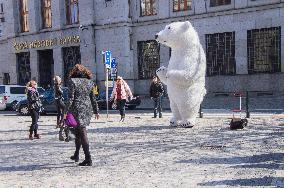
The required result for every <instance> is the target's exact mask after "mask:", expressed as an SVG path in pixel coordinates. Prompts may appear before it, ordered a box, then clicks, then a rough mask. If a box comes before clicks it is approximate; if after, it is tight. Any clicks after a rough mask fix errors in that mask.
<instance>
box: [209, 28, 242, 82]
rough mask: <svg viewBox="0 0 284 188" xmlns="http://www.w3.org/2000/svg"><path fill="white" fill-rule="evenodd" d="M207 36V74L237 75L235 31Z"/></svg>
mask: <svg viewBox="0 0 284 188" xmlns="http://www.w3.org/2000/svg"><path fill="white" fill-rule="evenodd" d="M205 37H206V58H207V76H214V75H235V74H236V61H235V32H227V33H216V34H208V35H206V36H205Z"/></svg>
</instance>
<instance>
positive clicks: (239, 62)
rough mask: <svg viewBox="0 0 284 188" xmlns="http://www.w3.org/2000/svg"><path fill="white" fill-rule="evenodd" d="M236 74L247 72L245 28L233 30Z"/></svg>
mask: <svg viewBox="0 0 284 188" xmlns="http://www.w3.org/2000/svg"><path fill="white" fill-rule="evenodd" d="M235 45H236V47H235V50H236V51H235V56H236V74H248V59H247V58H248V57H247V30H239V31H236V32H235Z"/></svg>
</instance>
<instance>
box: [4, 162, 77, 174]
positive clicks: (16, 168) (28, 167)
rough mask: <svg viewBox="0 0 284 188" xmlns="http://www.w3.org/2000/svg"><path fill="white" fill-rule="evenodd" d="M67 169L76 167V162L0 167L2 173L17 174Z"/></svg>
mask: <svg viewBox="0 0 284 188" xmlns="http://www.w3.org/2000/svg"><path fill="white" fill-rule="evenodd" d="M65 167H66V168H67V167H69V168H70V167H76V166H74V162H66V163H62V164H44V165H40V164H38V165H37V164H34V165H25V166H8V167H2V166H1V167H0V172H16V171H35V170H43V169H56V168H65Z"/></svg>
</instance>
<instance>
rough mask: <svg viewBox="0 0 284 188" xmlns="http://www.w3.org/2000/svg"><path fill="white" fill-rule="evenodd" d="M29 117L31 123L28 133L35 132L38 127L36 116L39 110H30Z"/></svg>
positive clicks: (37, 116)
mask: <svg viewBox="0 0 284 188" xmlns="http://www.w3.org/2000/svg"><path fill="white" fill-rule="evenodd" d="M30 113H31V117H32V124H31V126H30V135H32V134H33V132H34V134H35V135H36V134H37V129H38V123H37V122H38V118H39V112H38V111H37V110H35V109H31V110H30Z"/></svg>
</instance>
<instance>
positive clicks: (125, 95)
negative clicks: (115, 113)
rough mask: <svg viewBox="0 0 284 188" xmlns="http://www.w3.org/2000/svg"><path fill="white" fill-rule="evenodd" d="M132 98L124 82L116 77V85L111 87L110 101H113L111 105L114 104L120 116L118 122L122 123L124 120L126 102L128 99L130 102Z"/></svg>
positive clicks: (119, 77)
mask: <svg viewBox="0 0 284 188" xmlns="http://www.w3.org/2000/svg"><path fill="white" fill-rule="evenodd" d="M132 98H133V95H132V92H131V90H130V88H129V86H128V84H127V83H126V81H124V80H123V79H122V77H121V76H118V77H117V79H116V83H115V85H114V87H113V90H112V94H111V97H110V100H111V101H112V100H113V103H115V104H116V106H117V108H118V110H119V113H120V116H121V117H120V121H122V122H123V121H124V118H125V104H126V101H128V99H130V100H132Z"/></svg>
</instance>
